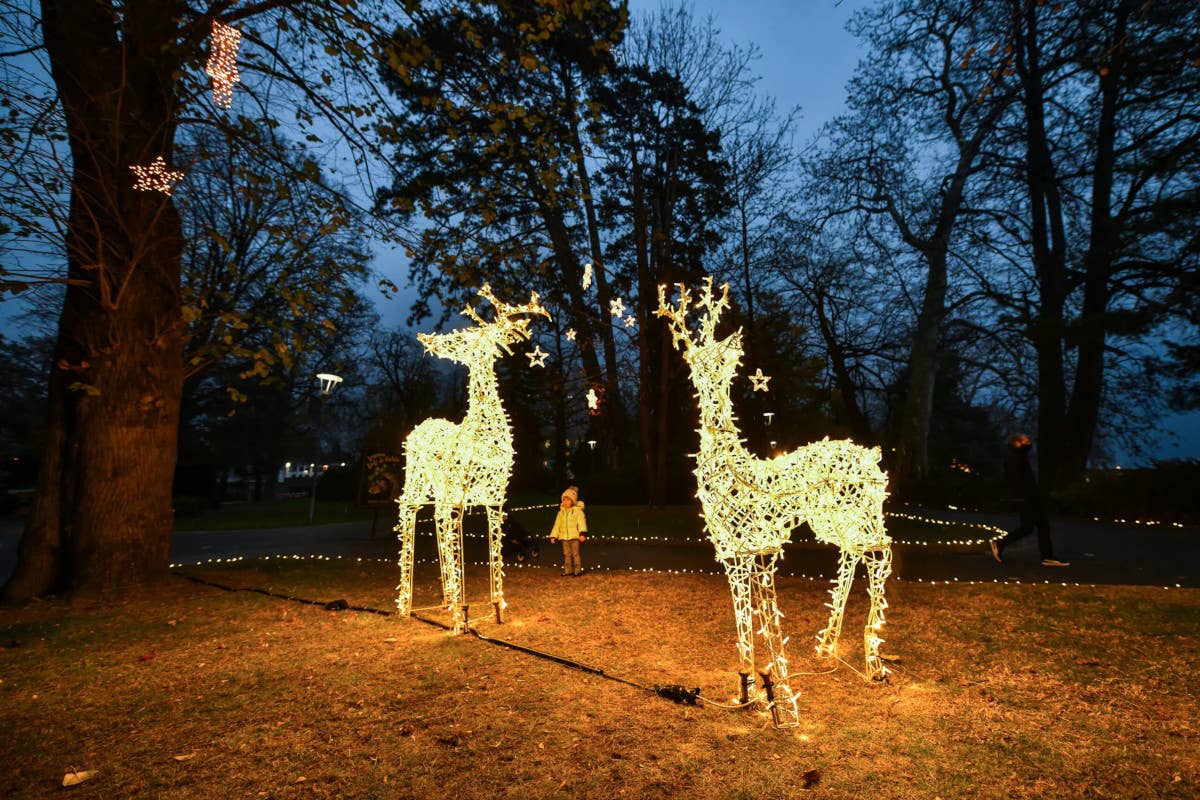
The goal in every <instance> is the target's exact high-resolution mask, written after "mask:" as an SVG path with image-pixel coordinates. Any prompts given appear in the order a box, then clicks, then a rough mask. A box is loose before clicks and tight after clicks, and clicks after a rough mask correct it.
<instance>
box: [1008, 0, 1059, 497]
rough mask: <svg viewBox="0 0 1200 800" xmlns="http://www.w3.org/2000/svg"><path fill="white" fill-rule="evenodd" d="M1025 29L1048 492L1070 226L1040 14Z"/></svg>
mask: <svg viewBox="0 0 1200 800" xmlns="http://www.w3.org/2000/svg"><path fill="white" fill-rule="evenodd" d="M1017 19H1020V20H1023V22H1024V25H1023V28H1022V30H1021V35H1020V39H1019V43H1018V47H1017V48H1016V53H1015V58H1016V67H1017V73H1018V75H1019V76H1020V78H1021V83H1022V88H1023V89H1024V91H1023V93H1022V95H1023V99H1024V104H1025V150H1026V154H1025V161H1026V170H1025V180H1026V187H1027V190H1028V193H1029V208H1030V243H1031V245H1032V250H1033V266H1034V271H1035V272H1036V274H1037V279H1038V295H1039V296H1038V308H1037V314H1036V317H1035V320H1034V329H1033V331H1031V338H1032V341H1033V345H1034V349H1035V351H1036V352H1037V364H1038V376H1037V383H1038V414H1037V419H1038V473H1039V475H1040V476H1041V477H1042V484H1041V486H1042V490H1043V491H1045V490H1046V489H1047V488H1048V487H1047V485H1046V484H1047V481H1048V480H1049V479H1051V478H1052V476H1055V475H1057V474H1058V465H1059V463H1060V460H1061V453H1062V445H1061V443H1062V435H1063V430H1064V428H1065V426H1066V397H1067V389H1066V375H1065V371H1064V369H1063V329H1064V323H1063V315H1064V311H1065V304H1066V293H1067V292H1066V282H1067V276H1066V258H1067V246H1066V226H1065V224H1064V221H1063V208H1062V200H1061V198H1060V196H1059V192H1058V184H1057V182H1056V180H1055V176H1054V163H1053V161H1052V159H1051V156H1050V145H1049V139H1048V137H1047V134H1046V118H1045V86H1044V83H1043V82H1044V73H1043V69H1042V63H1041V55H1042V54H1041V48H1040V43H1039V41H1038V33H1037V9H1036V8H1035V7H1034V6H1032V5H1030V6H1026V7H1024V9H1023V10H1021V11H1019V12H1018V17H1017Z"/></svg>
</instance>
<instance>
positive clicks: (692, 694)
mask: <svg viewBox="0 0 1200 800" xmlns="http://www.w3.org/2000/svg"><path fill="white" fill-rule="evenodd" d="M172 574H173V575H178V576H179V577H181V578H184V579H186V580H189V581H192V582H193V583H199V584H202V585H204V586H211V587H213V588H214V589H221V590H223V591H226V592H253V593H254V594H261V595H266V596H267V597H274V598H277V599H279V600H291V601H292V602H294V603H304V604H305V605H310V606H320V607H321V608H324V609H325V610H326V611H361V612H363V613H366V614H378V615H379V616H381V617H391V616H396V612H394V611H384V610H382V609H379V608H371V607H370V606H352V605H350V604H349V603H347V602H346V601H345V600H330V601H328V602H325V601H321V600H310V599H309V598H306V597H296V596H295V595H290V594H283V593H281V592H272V591H270V590H269V589H262V588H259V587H238V586H226V585H225V584H222V583H217V582H216V581H210V580H207V579H205V578H200V577H197V576H195V575H188V574H187V573H185V572H178V571H176V572H173V573H172ZM409 616H410V617H412V618H413V619H415V620H418V621H420V622H424V623H425V624H426V625H433V626H435V627H438V628H441V629H442V630H447V631H449V630H453V629H452V628H451V627H450V626H449V625H445V624H443V623H441V622H438V621H437V620H434V619H429V618H428V617H422V616H420V615H419V614H409ZM466 630H467V632H468V633H470V634H471V635H472V636H474V637H475V638H476V639H479V640H480V641H481V642H487V643H488V644H494V645H496V646H497V647H503V648H505V649H506V650H515V651H517V652H519V653H525V654H527V655H531V656H534V657H535V658H541V659H544V660H546V661H550V662H552V663H555V664H559V665H561V666H564V667H569V668H570V669H577V670H579V671H580V672H586V673H588V674H589V675H598V676H599V677H601V678H607V679H608V680H610V681H615V682H616V683H623V684H625V685H626V686H632V687H634V688H635V689H641V690H642V691H645V692H650V693H651V694H655V695H658V696H659V697H662V698H665V699H667V700H671V701H673V702H675V703H680V704H684V703H686V704H688V705H693V706H694V705H696V701H697V700H702V699H704V698H702V697H700V689H699V687H697V688H695V689H685V688H684V687H683V686H678V685H674V684H672V685H668V686H657V685H656V686H644V685H642V684H640V683H637V682H636V681H631V680H629V679H627V678H621V677H619V676H617V675H610V674H609V673H607V672H605V671H604V670H602V669H600V668H599V667H592V666H588V665H587V664H583V663H580V662H578V661H575V660H573V659H570V658H567V657H565V656H556V655H554V654H553V653H547V652H545V651H543V650H537V649H535V648H532V647H527V646H525V645H523V644H517V643H516V642H509V641H506V640H504V639H497V638H495V637H492V636H485V635H483V634H482V633H480V632H479V631H477V630H475V629H474V628H472V627H471V626H469V625H468V626H467V628H466Z"/></svg>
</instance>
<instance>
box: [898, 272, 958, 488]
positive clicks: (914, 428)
mask: <svg viewBox="0 0 1200 800" xmlns="http://www.w3.org/2000/svg"><path fill="white" fill-rule="evenodd" d="M925 260H926V264H927V265H928V268H929V273H928V275H927V276H926V279H925V292H924V300H923V301H922V304H921V311H920V313H919V314H918V315H917V327H916V330H915V331H914V333H913V343H912V348H911V350H909V355H908V380H907V382H906V384H905V391H904V405H903V407H902V410H901V414H900V436H899V438H898V439H897V441H896V464H895V470H896V477H897V479H898V480H899V481H900V482H901V483H902V484H904V483H909V482H912V481H919V480H922V479H923V478H925V476H926V474H927V472H928V471H929V447H928V445H929V421H930V417H931V415H932V414H933V384H934V381H935V379H936V378H937V367H938V345H939V339H940V338H941V330H942V318H943V317H944V316H945V313H946V280H947V279H946V252H945V251H944V250H929V251H927V252H926V253H925Z"/></svg>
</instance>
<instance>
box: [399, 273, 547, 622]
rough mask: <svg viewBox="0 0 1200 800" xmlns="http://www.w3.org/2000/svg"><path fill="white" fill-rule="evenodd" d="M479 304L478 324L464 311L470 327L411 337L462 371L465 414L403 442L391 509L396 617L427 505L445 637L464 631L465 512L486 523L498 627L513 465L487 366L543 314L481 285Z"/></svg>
mask: <svg viewBox="0 0 1200 800" xmlns="http://www.w3.org/2000/svg"><path fill="white" fill-rule="evenodd" d="M479 296H480V297H482V298H484V299H485V300H487V301H489V302H490V303H491V304H492V307H493V308H494V309H495V314H494V316H493V319H492V320H491V321H490V322H488V321H486V320H484V319H483V318H482V317H481V316H480V315H479V314H478V313H476V311H475V309H474V308H472V307H471V306H469V305H468V306H467V307H466V308H465V309H464V310H463V312H462V313H463V315H464V316H466V317H469V318H470V319H472V320H474V322H475V324H474V325H472V326H469V327H466V328H462V329H460V330H456V331H453V332H452V333H443V334H432V333H419V334H417V338H418V339H419V340H420V341H421V344H423V345H425V349H426V351H428V352H429V353H432V354H433V355H435V356H440V357H441V358H447V359H450V360H451V361H454V362H456V363H458V364H463V365H465V366H466V367H467V369H468V370H469V371H470V379H469V383H468V389H467V393H468V397H467V402H468V405H467V413H466V416H465V417H464V418H463V421H462V422H459V423H454V422H450V421H449V420H445V419H436V418H433V419H427V420H425V421H424V422H422V423H421V424H420V425H418V426H417V427H416V428H414V429H413V431H412V433H410V434H409V435H408V438H407V439H406V440H405V442H404V452H405V459H406V462H405V467H404V491H403V492H402V493H401V495H400V498H399V499H398V500H397V501H396V502H397V504H398V505H399V506H400V519H399V523H398V524H397V525H396V532H397V533H398V534H399V537H400V585H399V586H397V587H396V588H397V590H398V591H399V595H398V596H397V597H396V606H397V608H398V610H399V612H400V615H401V616H408V614H409V613H410V612H411V611H412V583H413V543H414V539H415V538H416V523H417V511H418V510H419V509H420V507H421V506H423V505H428V504H432V505H433V515H434V520H435V523H436V527H437V545H438V561H439V563H440V565H441V573H442V601H443V603H444V605H445V606H446V609H447V610H448V611H449V612H450V617H451V623H452V625H451V630H452V631H453V632H454V633H461V632H462V630H463V628H464V627H465V626H466V613H465V600H464V585H463V584H464V582H463V543H462V523H463V514H464V512H465V510H466V508H467V507H468V506H483V507H484V508H485V509H486V512H487V521H488V562H489V565H490V568H491V602H492V606H493V608H494V609H495V613H496V621H497V622H503V619H504V570H503V562H502V560H501V555H500V544H501V538H502V536H501V530H500V524H501V520H502V512H503V508H504V501H505V497H506V495H507V491H508V478H509V474H510V472H511V471H512V465H513V455H514V450H513V439H512V429H511V428H510V427H509V422H508V415H507V414H506V413H505V412H504V405H503V404H502V403H501V402H500V394H499V392H498V390H497V383H496V372H495V361H496V358H497V357H498V356H499V355H500V351H501V350H503V351H504V352H506V353H508V354H509V355H512V350H511V349H510V345H513V344H515V343H517V342H520V341H524V340H526V339H528V338H529V322H530V319H529V316H530V315H532V314H541V315H543V316H545V317H547V318H549V316H550V314H549V313H548V312H547V311H546V309H544V308H542V306H541V305H540V304H539V303H538V296H537V293H536V292H534V293H533V294H532V295H531V296H530V299H529V302H528V303H526V304H524V305H520V306H511V305H509V304H507V303H504V302H501V301H500V300H498V299H496V296H495V295H494V294H492V290H491V288H490V287H489V286H488V285H487V284H484V286H483V288H482V289H480V290H479Z"/></svg>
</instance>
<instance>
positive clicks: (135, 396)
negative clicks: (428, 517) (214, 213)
mask: <svg viewBox="0 0 1200 800" xmlns="http://www.w3.org/2000/svg"><path fill="white" fill-rule="evenodd" d="M122 11H123V13H117V12H116V11H115V10H114V9H112V8H107V7H105V6H104V5H103V4H101V3H97V2H94V0H58V1H57V2H55V1H54V0H45V2H44V3H43V8H42V24H43V30H44V35H45V43H46V50H47V52H48V54H49V56H50V63H51V69H52V73H53V77H54V80H55V83H56V85H57V87H58V90H59V96H60V98H61V100H62V103H63V109H64V111H65V116H66V121H67V132H68V136H69V140H70V145H71V155H72V160H73V175H72V196H71V212H70V218H69V220H68V224H67V231H66V250H67V259H68V263H67V268H68V273H67V274H68V278H69V280H70V284H69V286H68V289H67V295H66V299H65V301H64V305H63V311H62V315H61V317H60V320H59V331H58V342H57V346H56V358H55V370H54V374H53V376H52V378H51V389H50V394H51V402H50V414H51V419H50V426H49V429H50V432H51V434H50V437H49V445H48V452H47V453H46V457H45V465H44V467H43V470H42V474H41V476H40V478H41V480H40V485H39V488H38V496H37V499H36V501H35V503H34V509H33V513H32V515H31V518H30V520H29V524H28V526H27V529H26V532H25V536H24V537H23V539H22V542H21V549H20V556H19V562H18V565H17V570H16V572H15V573H14V575H13V578H12V579H11V580H10V581H9V583H8V584H7V586H6V587H5V592H4V596H5V599H7V600H21V599H25V598H28V597H32V596H36V595H40V594H46V593H50V592H68V593H72V594H105V593H108V592H111V591H116V590H121V589H127V588H129V587H131V586H136V585H141V584H146V583H149V582H152V581H153V580H154V579H156V578H160V577H162V576H165V575H166V573H167V569H168V564H169V561H168V556H169V551H170V544H171V530H172V521H173V514H172V509H171V483H172V477H173V475H174V469H175V455H176V446H177V437H178V423H179V406H180V397H181V393H182V386H183V368H182V367H183V339H182V318H181V313H180V308H181V301H180V254H181V252H182V239H181V230H180V221H179V216H178V214H177V213H176V211H175V208H174V205H173V204H172V202H171V199H170V197H169V196H167V195H165V194H164V193H161V192H156V191H150V192H135V191H134V190H133V188H132V184H133V180H132V177H133V176H132V173H131V172H130V169H129V166H130V165H131V164H147V163H149V162H150V161H152V160H153V159H154V158H155V157H156V156H158V155H162V156H163V157H164V158H166V159H167V160H168V161H169V160H170V157H171V150H172V145H173V139H174V123H173V119H174V110H175V109H174V88H173V81H174V75H175V73H176V71H177V70H178V69H179V64H178V62H177V61H176V60H175V58H176V56H177V53H176V52H175V50H174V48H173V47H172V45H173V44H174V42H175V39H176V38H177V32H176V31H175V30H174V25H175V21H176V20H177V19H178V18H179V17H180V15H181V14H182V10H181V8H179V7H178V5H177V4H176V3H171V2H149V1H147V2H143V3H127V4H125V7H124V8H123V9H122ZM118 21H119V22H120V24H121V26H122V27H121V30H120V35H118V29H117V24H118ZM131 65H136V68H134V67H132V66H131Z"/></svg>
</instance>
